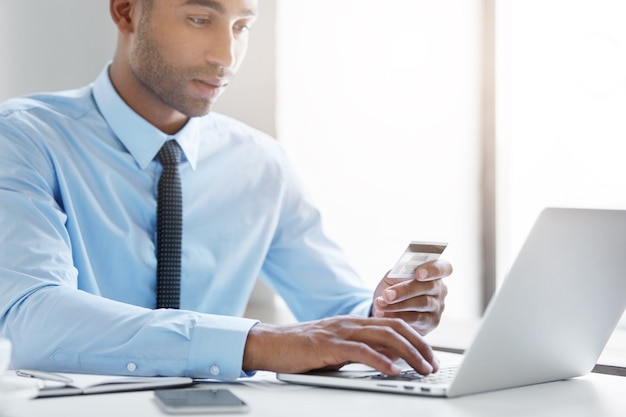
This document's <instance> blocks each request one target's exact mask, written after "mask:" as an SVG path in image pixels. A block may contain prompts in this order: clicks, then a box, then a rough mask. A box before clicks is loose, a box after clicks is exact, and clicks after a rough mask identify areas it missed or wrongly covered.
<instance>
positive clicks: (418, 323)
mask: <svg viewBox="0 0 626 417" xmlns="http://www.w3.org/2000/svg"><path fill="white" fill-rule="evenodd" d="M379 314H380V315H379V316H378V317H387V318H396V319H400V320H403V321H405V322H407V323H408V324H410V325H411V327H413V328H414V329H415V330H416V331H417V332H418V333H419V334H421V335H422V336H425V335H427V334H428V333H430V332H432V331H433V330H435V328H437V326H439V323H440V322H441V314H440V313H424V312H415V311H400V312H380V313H379Z"/></svg>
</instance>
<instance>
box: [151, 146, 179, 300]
mask: <svg viewBox="0 0 626 417" xmlns="http://www.w3.org/2000/svg"><path fill="white" fill-rule="evenodd" d="M181 155H182V151H181V149H180V147H179V146H178V144H177V143H176V141H175V140H170V141H168V142H166V143H165V145H163V147H162V148H161V150H160V151H159V155H158V158H159V161H161V165H162V166H163V172H162V173H161V178H160V179H159V186H158V201H157V308H179V306H180V257H181V246H182V237H183V192H182V189H181V185H180V173H179V171H178V163H179V162H180V157H181Z"/></svg>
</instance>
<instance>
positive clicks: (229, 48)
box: [207, 28, 238, 70]
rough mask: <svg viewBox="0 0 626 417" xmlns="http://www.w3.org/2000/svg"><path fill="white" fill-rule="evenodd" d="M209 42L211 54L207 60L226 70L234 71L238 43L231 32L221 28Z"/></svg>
mask: <svg viewBox="0 0 626 417" xmlns="http://www.w3.org/2000/svg"><path fill="white" fill-rule="evenodd" d="M211 42H212V44H211V53H210V54H209V56H208V57H207V59H208V60H209V61H210V62H212V63H214V64H217V65H219V66H220V67H222V68H224V69H226V70H232V69H234V67H235V65H236V63H237V50H238V42H237V39H235V36H234V34H233V31H232V30H231V29H230V28H228V29H226V28H223V29H221V30H219V35H218V36H216V37H215V38H213V39H212V40H211Z"/></svg>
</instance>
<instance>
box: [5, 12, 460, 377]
mask: <svg viewBox="0 0 626 417" xmlns="http://www.w3.org/2000/svg"><path fill="white" fill-rule="evenodd" d="M257 6H258V5H257V1H256V0H110V11H111V15H112V18H113V21H114V23H115V24H116V26H117V28H118V31H119V41H118V46H117V50H116V53H115V55H114V58H113V61H112V62H111V64H110V65H109V66H107V68H105V70H104V71H103V72H102V74H101V75H100V76H99V77H98V79H97V80H96V81H95V83H94V84H93V85H90V86H88V87H85V88H82V89H79V90H74V91H70V92H62V93H58V94H46V95H36V96H32V97H29V98H24V99H16V100H12V101H9V102H7V103H5V104H4V105H2V106H0V207H2V209H1V212H0V229H1V230H3V232H2V233H3V250H2V251H1V253H0V335H3V336H5V337H8V338H9V339H11V340H12V341H13V343H14V345H15V353H14V355H13V358H12V361H13V362H12V365H13V366H14V367H29V368H39V369H44V370H56V371H66V372H92V373H113V374H130V375H188V376H192V377H212V378H217V379H223V380H232V379H235V378H237V377H239V376H240V375H242V373H245V372H249V371H255V370H271V371H281V372H298V371H305V370H310V369H315V368H323V367H331V368H335V367H339V366H341V365H342V364H344V363H346V362H351V361H359V362H363V363H366V364H369V365H371V366H373V367H375V368H377V369H379V370H380V371H382V372H385V373H388V374H396V373H398V372H399V369H398V367H397V366H396V365H395V364H394V360H395V359H397V358H403V359H405V360H407V362H408V363H409V364H410V365H411V366H413V367H414V368H415V369H416V370H417V371H419V372H421V373H423V374H428V373H430V372H434V371H436V370H437V367H438V364H437V361H436V359H435V358H434V356H433V353H432V351H431V349H430V347H429V346H428V345H427V344H426V343H425V341H424V340H423V337H422V335H423V334H426V333H427V332H429V331H430V330H432V329H433V328H434V327H435V326H436V325H437V324H438V322H439V320H440V317H441V313H442V311H443V308H444V300H445V296H446V291H447V290H446V286H445V284H444V283H443V281H442V280H441V278H443V277H445V276H448V275H449V274H450V273H451V266H450V265H449V264H448V263H447V262H445V261H437V262H432V263H428V264H425V265H424V266H422V267H420V268H419V269H418V270H417V271H416V278H415V279H414V280H409V281H404V282H401V283H396V282H393V281H391V280H387V279H386V278H384V279H383V280H382V281H381V282H380V284H379V285H378V286H377V288H376V290H375V291H374V294H373V298H372V294H371V292H369V291H368V290H367V289H365V288H364V286H363V284H362V282H361V281H360V279H359V278H358V277H357V276H356V274H355V272H354V271H353V270H352V269H351V268H350V267H349V266H348V265H347V264H346V261H345V259H344V257H343V255H342V254H341V252H340V251H339V249H338V248H337V247H336V246H335V245H334V244H333V243H332V242H331V241H329V239H328V238H327V237H326V236H325V235H324V233H323V232H322V230H321V224H320V218H319V213H318V212H317V210H316V209H315V208H314V206H313V205H312V204H311V202H310V201H309V199H308V198H307V196H306V195H304V194H303V193H302V190H301V188H300V187H299V185H298V182H297V180H296V178H295V176H294V174H293V172H292V169H291V167H290V166H289V163H288V162H287V160H286V158H285V155H284V154H283V152H282V150H281V149H280V147H279V146H278V145H277V143H276V142H275V141H274V140H273V139H272V138H269V137H268V136H266V135H264V134H262V133H261V132H258V131H256V130H254V129H251V128H250V127H248V126H245V125H243V124H242V123H239V122H237V121H234V120H232V119H229V118H227V117H224V116H222V115H219V114H215V113H213V112H210V110H211V108H212V106H213V105H214V104H215V102H216V100H217V99H218V97H219V96H220V94H221V93H222V91H223V90H224V89H225V88H226V87H227V85H228V84H229V82H230V80H231V78H232V77H233V75H234V74H235V73H236V71H237V69H238V68H239V66H240V64H241V61H242V59H243V57H244V55H245V52H246V48H247V44H248V32H249V29H250V27H251V25H252V24H253V23H254V20H255V19H256V16H257ZM172 141H175V142H176V143H177V146H176V148H177V149H180V150H181V151H182V152H181V153H182V161H181V162H180V163H178V164H175V165H177V167H178V168H179V169H180V174H177V175H180V178H181V183H182V195H183V205H182V206H183V231H182V253H181V255H180V256H179V260H180V264H181V268H182V270H181V281H180V286H181V288H180V309H165V308H157V309H155V306H156V301H155V299H156V295H155V294H156V292H157V289H156V271H157V268H158V267H159V265H158V262H157V256H156V255H157V252H158V250H159V245H158V244H157V241H158V240H157V234H158V232H159V230H158V229H159V228H158V227H157V224H156V223H157V214H156V212H157V207H156V206H157V205H158V204H157V197H158V194H159V192H158V191H157V184H158V182H159V179H160V176H161V173H162V172H163V170H164V169H165V168H164V167H163V166H162V164H161V162H160V156H158V155H160V152H159V151H160V149H161V147H162V146H163V145H164V144H165V143H172ZM164 165H165V162H164ZM159 204H160V203H159ZM258 276H261V277H263V278H264V279H265V280H266V281H267V282H268V283H269V284H270V285H271V286H272V287H273V288H274V289H275V290H276V291H278V293H280V294H281V295H282V296H283V297H284V298H285V300H286V301H287V303H288V304H289V307H290V308H291V310H292V311H293V312H294V314H295V315H296V317H297V318H298V319H299V320H300V321H301V322H300V323H298V324H293V325H289V326H273V325H268V324H264V323H259V322H258V321H256V320H250V319H244V318H241V317H238V316H240V315H241V314H242V312H243V310H244V307H245V303H246V300H247V298H248V296H249V294H250V291H251V288H252V286H253V284H254V281H255V279H256V278H257V277H258ZM368 316H371V317H368Z"/></svg>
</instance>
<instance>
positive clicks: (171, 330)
mask: <svg viewBox="0 0 626 417" xmlns="http://www.w3.org/2000/svg"><path fill="white" fill-rule="evenodd" d="M3 117H4V116H3ZM5 121H6V120H5ZM55 175H57V174H56V173H55V170H54V161H53V157H52V156H50V155H49V154H47V153H46V152H45V150H44V149H43V148H42V147H41V145H40V144H38V143H36V142H33V141H31V140H30V139H29V138H28V136H27V135H25V134H23V132H21V131H20V130H19V129H18V128H16V127H15V123H12V124H11V125H9V124H8V123H0V207H1V210H0V231H1V232H0V233H2V250H1V251H0V335H2V336H4V337H7V338H9V339H10V340H11V341H12V343H13V345H14V353H13V356H12V364H11V365H12V367H14V368H17V367H26V368H35V369H41V370H54V371H64V372H85V373H103V374H118V375H142V376H153V375H163V376H174V375H179V376H191V377H197V378H215V379H222V380H233V379H235V378H237V377H239V376H241V374H242V370H241V366H242V360H243V349H244V346H245V342H246V338H247V334H248V332H249V330H250V328H251V327H252V326H254V324H255V323H256V321H255V320H249V319H244V318H237V317H225V316H219V315H210V314H199V313H195V312H191V311H184V310H151V309H147V308H142V307H137V306H133V305H129V304H125V303H121V302H117V301H113V300H110V299H107V298H104V297H101V296H99V295H94V294H90V293H88V292H86V291H82V290H80V289H79V288H78V281H79V280H78V278H79V271H78V270H77V269H76V268H75V267H74V265H73V259H72V244H73V242H71V241H70V238H69V233H68V231H67V229H66V227H67V225H66V220H67V219H66V216H65V214H64V207H63V206H62V202H61V200H60V199H59V198H58V189H57V187H56V185H55V184H56V180H55Z"/></svg>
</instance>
